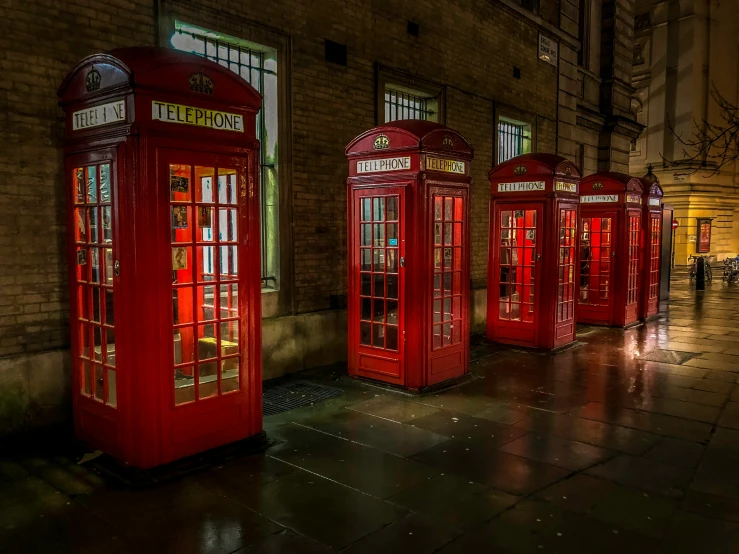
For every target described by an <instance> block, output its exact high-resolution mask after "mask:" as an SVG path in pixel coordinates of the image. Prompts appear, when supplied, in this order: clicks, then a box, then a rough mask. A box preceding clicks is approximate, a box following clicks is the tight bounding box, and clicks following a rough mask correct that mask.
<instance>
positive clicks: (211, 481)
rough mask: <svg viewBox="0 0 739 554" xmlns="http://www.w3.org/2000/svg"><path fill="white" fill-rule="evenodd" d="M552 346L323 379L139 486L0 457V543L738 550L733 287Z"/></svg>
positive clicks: (3, 548) (139, 553)
mask: <svg viewBox="0 0 739 554" xmlns="http://www.w3.org/2000/svg"><path fill="white" fill-rule="evenodd" d="M686 281H687V279H685V280H681V281H679V282H677V281H676V282H674V283H673V290H672V300H671V302H670V305H669V309H664V311H663V312H662V317H661V318H660V320H659V321H655V322H651V323H649V324H646V325H643V326H641V327H637V328H634V329H631V330H627V331H620V330H613V329H600V328H584V329H583V332H582V333H581V334H580V335H579V336H578V339H579V341H580V342H581V343H582V345H581V346H580V347H577V348H575V349H572V350H569V351H567V352H564V353H561V354H559V355H557V356H547V355H539V354H534V353H526V352H522V351H514V350H502V351H498V350H496V349H493V348H489V347H479V346H478V347H473V353H474V355H476V356H477V358H478V360H477V361H476V362H475V363H474V364H473V365H472V372H473V374H474V376H475V380H474V381H472V382H469V383H467V384H465V385H463V386H461V387H458V388H455V389H452V390H448V391H446V392H443V393H441V394H436V395H432V396H425V397H408V396H401V395H399V394H395V393H389V392H385V391H383V390H380V389H377V388H373V387H369V386H367V385H364V384H361V383H356V382H348V381H347V380H345V379H341V380H338V381H334V380H333V374H331V373H329V372H318V373H317V374H315V375H314V376H313V378H314V379H316V380H325V381H327V382H328V383H329V384H330V385H331V386H333V387H340V388H342V389H343V394H342V395H340V396H339V397H337V398H333V399H331V400H328V401H325V402H323V403H321V404H318V405H316V406H313V407H308V408H301V409H297V410H293V411H291V412H285V413H282V414H278V415H274V416H270V417H267V418H266V419H265V427H266V429H267V431H268V433H269V435H270V436H271V437H272V438H274V439H276V440H277V441H278V444H276V445H275V446H273V447H272V448H270V449H269V450H268V451H267V452H266V453H265V454H264V455H255V456H250V457H244V458H241V459H238V460H234V461H231V462H229V463H227V464H223V465H221V466H219V467H215V468H212V469H210V470H207V471H201V472H199V473H196V474H192V475H190V476H188V477H186V478H184V479H180V480H178V481H175V482H170V483H167V484H164V485H160V486H157V487H154V488H150V489H146V490H142V491H130V490H126V489H123V488H121V487H119V486H117V485H116V484H114V483H112V482H106V481H104V480H102V479H101V478H100V477H98V476H97V475H96V474H94V473H92V472H91V471H89V470H88V469H87V468H86V466H79V465H76V464H75V463H74V460H72V459H70V458H68V457H65V456H64V455H54V454H53V453H44V454H33V453H24V452H21V451H17V450H14V451H12V452H8V451H7V449H6V451H5V452H4V453H2V454H0V552H1V553H3V554H11V553H23V554H30V553H37V552H38V553H41V552H43V553H56V552H59V553H62V552H64V553H66V552H80V553H82V552H85V553H103V552H105V553H106V554H113V553H123V552H128V553H136V554H145V553H149V552H152V553H169V552H172V553H175V552H176V553H178V554H187V553H190V552H223V553H230V552H235V551H238V552H244V553H247V552H248V553H256V552H290V553H320V552H331V551H342V552H348V553H363V552H367V553H375V552H382V553H386V554H390V553H394V552H405V553H419V554H420V553H431V552H442V553H444V554H447V553H458V552H459V553H462V552H504V553H523V552H542V551H543V552H561V553H576V552H584V553H591V552H592V553H595V552H597V553H599V554H600V553H603V554H605V553H611V552H614V553H615V552H618V553H625V552H629V553H638V552H649V553H657V552H664V553H668V552H669V553H671V554H677V553H681V552H689V553H703V552H706V553H711V554H720V553H729V552H739V387H737V385H736V383H737V377H738V376H739V289H737V288H736V287H735V286H734V287H729V288H727V286H726V285H722V284H721V282H720V281H718V282H714V283H713V285H712V286H711V287H710V288H709V290H708V291H707V292H706V293H705V295H704V297H703V298H698V299H696V297H695V294H694V293H692V292H690V291H689V290H688V285H687V283H686Z"/></svg>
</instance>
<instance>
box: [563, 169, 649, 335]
mask: <svg viewBox="0 0 739 554" xmlns="http://www.w3.org/2000/svg"><path fill="white" fill-rule="evenodd" d="M641 202H642V185H641V181H640V180H639V179H637V178H634V177H631V176H630V175H626V174H625V173H615V172H608V173H595V174H593V175H589V176H588V177H585V178H584V179H583V180H582V181H580V218H581V224H580V282H579V284H580V286H579V292H578V299H577V321H578V323H592V324H595V325H608V326H613V327H625V326H627V325H630V324H632V323H634V322H636V321H637V319H638V317H639V314H638V305H639V294H640V293H639V282H640V279H639V272H640V269H641V268H640V265H639V263H640V250H641V233H642V207H641Z"/></svg>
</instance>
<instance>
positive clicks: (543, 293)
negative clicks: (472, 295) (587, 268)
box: [486, 154, 581, 350]
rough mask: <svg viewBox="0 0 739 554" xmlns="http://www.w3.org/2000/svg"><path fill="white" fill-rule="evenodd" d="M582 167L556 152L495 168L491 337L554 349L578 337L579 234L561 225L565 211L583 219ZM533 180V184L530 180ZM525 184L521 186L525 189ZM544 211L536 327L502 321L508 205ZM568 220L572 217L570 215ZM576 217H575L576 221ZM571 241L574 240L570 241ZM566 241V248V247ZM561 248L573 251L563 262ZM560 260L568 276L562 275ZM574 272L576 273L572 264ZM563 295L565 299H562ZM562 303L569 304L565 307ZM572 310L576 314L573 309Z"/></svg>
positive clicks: (492, 181) (489, 302)
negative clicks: (504, 224) (503, 240)
mask: <svg viewBox="0 0 739 554" xmlns="http://www.w3.org/2000/svg"><path fill="white" fill-rule="evenodd" d="M580 176H581V173H580V170H579V169H578V167H577V166H576V165H575V164H573V163H572V162H570V161H568V160H566V159H565V158H562V157H561V156H557V155H555V154H525V155H523V156H518V157H516V158H513V159H511V160H508V161H506V162H504V163H502V164H500V165H498V166H496V167H495V168H493V169H492V170H491V171H490V172H489V174H488V177H489V179H490V185H491V199H490V235H489V236H490V246H489V248H490V252H489V256H488V260H489V261H488V297H487V333H486V334H487V337H488V339H490V340H492V341H496V342H501V343H505V344H516V345H520V346H527V347H532V348H541V349H547V350H552V349H556V348H560V347H564V346H566V345H568V344H571V343H572V342H574V340H575V315H574V310H572V309H571V308H572V301H571V300H567V297H568V296H569V298H571V297H572V294H574V284H573V283H576V282H577V270H578V267H577V264H576V263H575V264H573V260H572V259H571V256H573V255H575V254H576V248H577V244H576V240H577V238H576V237H565V236H561V235H562V231H565V232H567V233H569V230H568V229H564V228H563V227H562V225H561V215H562V211H563V210H565V215H566V213H567V212H570V213H571V212H572V211H574V214H575V217H576V219H575V221H576V222H577V221H579V216H578V213H579V204H578V194H577V191H578V183H579V180H580ZM525 183H529V184H530V185H526V184H525ZM519 189H521V190H519ZM509 209H510V210H514V209H516V210H530V209H535V210H539V213H540V214H541V217H539V218H538V221H537V226H536V237H537V238H536V240H537V254H538V255H539V256H541V259H537V260H536V274H535V280H536V289H535V294H534V312H535V323H534V324H533V325H530V326H526V325H523V324H519V323H515V324H511V322H510V321H507V320H501V318H500V316H499V309H500V298H501V294H500V292H501V291H500V286H499V284H498V283H499V282H500V234H499V230H500V225H501V222H500V220H499V214H500V212H501V211H502V210H509ZM565 221H566V220H565ZM570 221H571V220H570ZM568 241H569V244H567V245H566V247H565V243H566V242H568ZM561 245H562V248H561ZM560 252H567V253H569V254H570V259H569V260H563V263H562V264H561V263H560ZM560 265H562V269H563V272H564V267H565V266H567V268H568V273H567V275H564V274H563V275H560V271H559V269H560ZM569 268H571V271H572V272H573V273H574V275H571V274H570V269H569ZM560 294H562V296H561V301H560ZM560 306H562V307H563V308H564V309H560ZM570 312H572V313H570Z"/></svg>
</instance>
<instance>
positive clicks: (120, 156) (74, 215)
mask: <svg viewBox="0 0 739 554" xmlns="http://www.w3.org/2000/svg"><path fill="white" fill-rule="evenodd" d="M59 99H60V105H61V106H62V107H63V109H64V111H65V114H66V138H65V172H66V185H67V189H68V198H69V221H70V226H69V228H70V229H71V230H72V231H71V233H70V250H71V252H70V254H71V255H70V260H72V263H71V266H70V297H71V299H72V301H71V310H70V311H71V313H70V317H71V321H72V357H73V377H72V381H73V399H74V420H75V431H76V433H77V436H78V437H79V438H80V439H82V440H83V441H85V442H87V443H89V444H90V445H92V446H93V447H95V448H98V449H100V450H103V451H104V452H106V453H107V454H110V455H111V456H113V457H114V458H116V459H118V460H119V461H120V462H122V463H123V464H125V465H130V466H134V467H137V468H144V469H145V468H151V467H154V466H159V465H162V464H166V463H168V462H171V461H174V460H177V459H179V458H183V457H186V456H189V455H193V454H197V453H199V452H202V451H205V450H208V449H211V448H214V447H218V446H221V445H224V444H227V443H230V442H234V441H238V440H241V439H247V438H250V437H255V438H258V437H261V436H262V407H261V316H260V311H261V279H260V272H259V265H260V264H259V260H260V255H259V247H260V241H259V240H248V237H258V236H259V232H260V227H259V214H260V210H259V187H258V186H257V185H256V183H258V175H259V165H258V164H259V155H258V153H259V143H258V141H257V139H256V114H257V112H258V110H259V109H260V106H261V97H260V96H259V94H258V93H257V92H256V91H255V90H254V89H253V88H252V87H251V86H250V85H249V84H248V83H246V82H245V81H244V80H243V79H241V78H240V77H239V76H238V75H236V74H234V73H232V72H231V71H229V70H228V69H226V68H223V67H221V66H219V65H218V64H216V63H213V62H211V61H209V60H206V59H204V58H202V57H199V56H195V55H192V54H185V53H181V52H177V51H174V50H171V49H163V48H161V49H160V48H148V47H147V48H144V47H142V48H125V49H121V50H116V51H113V52H112V53H110V54H97V55H93V56H90V57H87V58H85V59H83V60H82V61H81V62H80V63H79V64H78V65H77V66H76V67H75V68H74V69H73V70H72V71H71V72H70V73H69V74H68V75H67V77H66V79H65V80H64V82H63V83H62V85H61V87H60V89H59Z"/></svg>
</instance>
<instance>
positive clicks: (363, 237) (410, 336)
mask: <svg viewBox="0 0 739 554" xmlns="http://www.w3.org/2000/svg"><path fill="white" fill-rule="evenodd" d="M346 154H347V157H348V158H349V179H348V181H347V184H348V186H349V192H348V220H347V221H348V232H347V235H348V240H349V244H348V252H349V254H348V260H349V275H348V281H349V283H348V285H349V287H348V288H349V301H348V307H349V374H350V375H351V376H353V377H363V378H368V379H374V380H378V381H384V382H386V383H390V384H393V385H399V386H402V387H405V388H407V389H409V390H413V391H418V390H420V389H423V388H425V387H428V386H431V385H436V384H438V383H441V382H443V381H447V380H449V379H454V378H457V377H461V376H463V375H464V374H466V373H467V371H468V363H469V295H470V291H469V281H470V256H469V252H470V244H469V187H470V162H471V160H472V156H473V150H472V147H471V146H470V144H469V143H468V142H467V141H466V140H465V139H464V138H463V137H462V136H461V135H459V133H457V132H455V131H452V130H451V129H448V128H446V127H444V126H443V125H439V124H438V123H432V122H428V121H418V120H408V121H395V122H393V123H389V124H386V125H381V126H379V127H376V128H375V129H371V130H370V131H367V132H366V133H363V134H361V135H360V136H358V137H357V138H356V139H354V140H353V141H352V142H351V143H350V144H349V145H348V146H347V147H346Z"/></svg>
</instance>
